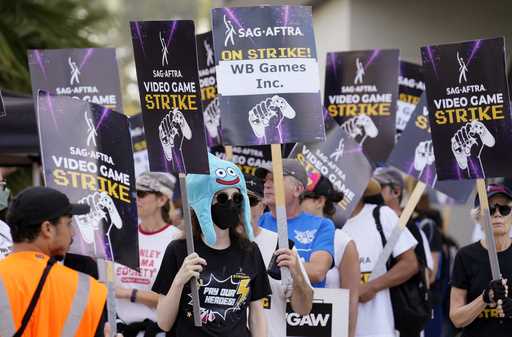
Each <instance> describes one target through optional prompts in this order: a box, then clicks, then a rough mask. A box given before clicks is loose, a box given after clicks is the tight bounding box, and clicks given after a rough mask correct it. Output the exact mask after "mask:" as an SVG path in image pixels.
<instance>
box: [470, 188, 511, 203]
mask: <svg viewBox="0 0 512 337" xmlns="http://www.w3.org/2000/svg"><path fill="white" fill-rule="evenodd" d="M498 194H501V195H504V196H505V197H507V198H509V199H510V200H512V191H510V189H509V188H508V187H506V186H505V185H499V184H489V185H487V199H490V198H492V197H494V196H495V195H498ZM479 205H480V199H479V198H478V194H477V195H476V197H475V207H478V206H479Z"/></svg>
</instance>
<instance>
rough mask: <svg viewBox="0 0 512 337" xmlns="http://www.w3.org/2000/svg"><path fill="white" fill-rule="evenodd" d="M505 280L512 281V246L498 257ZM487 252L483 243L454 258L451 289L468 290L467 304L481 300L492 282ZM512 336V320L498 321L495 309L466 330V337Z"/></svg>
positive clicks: (472, 246) (462, 251) (486, 310)
mask: <svg viewBox="0 0 512 337" xmlns="http://www.w3.org/2000/svg"><path fill="white" fill-rule="evenodd" d="M498 261H499V264H500V269H501V274H502V276H503V278H506V279H509V280H512V246H511V247H509V248H508V249H507V250H505V251H503V252H499V253H498ZM491 275H492V274H491V266H490V264H489V257H488V254H487V250H486V249H485V248H484V247H482V245H481V244H480V242H476V243H473V244H471V245H469V246H466V247H463V248H462V249H461V250H459V252H458V253H457V256H456V257H455V263H454V266H453V275H452V282H451V283H452V286H453V287H455V288H460V289H465V290H467V296H466V303H470V302H471V301H473V300H474V299H475V298H477V297H478V296H480V295H481V294H482V293H483V291H484V289H485V288H486V287H487V286H488V285H489V282H491V279H492V276H491ZM511 334H512V319H510V318H499V317H498V314H497V310H496V308H490V307H487V308H486V309H485V310H484V311H482V313H481V314H480V316H479V317H477V318H476V319H475V320H474V321H473V322H472V323H471V324H469V325H468V326H466V327H465V328H464V330H463V334H462V336H463V337H476V336H478V337H481V336H492V337H505V336H511Z"/></svg>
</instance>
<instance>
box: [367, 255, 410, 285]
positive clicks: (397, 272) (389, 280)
mask: <svg viewBox="0 0 512 337" xmlns="http://www.w3.org/2000/svg"><path fill="white" fill-rule="evenodd" d="M417 272H418V261H417V260H416V259H414V260H399V261H398V262H397V264H395V265H394V266H393V268H391V270H389V271H388V272H387V273H385V274H384V275H382V276H379V277H378V278H376V279H375V280H373V281H370V284H371V286H372V287H373V288H374V289H375V290H376V291H381V290H384V289H388V288H393V287H396V286H397V285H399V284H402V283H404V282H405V281H407V280H408V279H410V278H411V277H412V276H413V275H414V274H416V273H417Z"/></svg>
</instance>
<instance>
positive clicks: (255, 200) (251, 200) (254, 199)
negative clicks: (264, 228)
mask: <svg viewBox="0 0 512 337" xmlns="http://www.w3.org/2000/svg"><path fill="white" fill-rule="evenodd" d="M260 202H261V200H260V198H258V197H257V196H254V195H250V194H249V204H250V205H251V207H254V206H256V205H257V204H259V203H260Z"/></svg>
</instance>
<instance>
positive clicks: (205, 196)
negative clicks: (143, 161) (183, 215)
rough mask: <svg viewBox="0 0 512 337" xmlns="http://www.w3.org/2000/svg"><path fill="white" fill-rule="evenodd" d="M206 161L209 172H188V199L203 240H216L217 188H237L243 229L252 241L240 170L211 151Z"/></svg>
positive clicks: (244, 189) (249, 207)
mask: <svg viewBox="0 0 512 337" xmlns="http://www.w3.org/2000/svg"><path fill="white" fill-rule="evenodd" d="M208 161H209V164H210V175H206V174H187V193H188V202H189V205H190V207H192V208H193V209H194V212H195V213H196V215H197V219H198V220H199V224H200V226H201V230H202V232H203V235H204V238H205V240H206V242H207V243H208V244H209V245H214V244H215V242H216V241H217V238H216V235H215V230H214V228H213V220H212V213H211V205H212V200H213V196H214V195H215V193H217V192H218V191H220V190H223V189H225V188H230V187H234V188H238V190H239V191H240V193H241V194H242V195H243V197H244V201H243V204H242V212H243V221H244V225H245V232H246V233H247V236H248V238H249V240H251V241H252V240H253V239H254V235H253V232H252V226H251V206H250V205H249V198H248V196H247V187H246V185H245V179H244V175H243V174H242V171H240V169H239V168H238V167H237V166H236V165H235V164H233V163H232V162H229V161H226V160H222V159H219V158H217V157H215V156H214V155H212V154H208Z"/></svg>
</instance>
